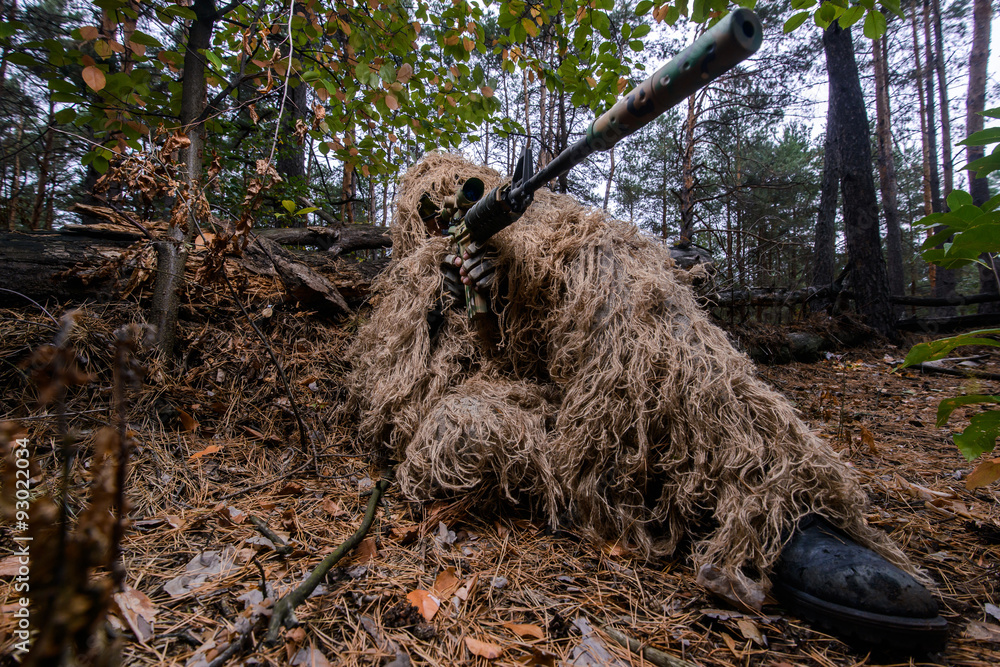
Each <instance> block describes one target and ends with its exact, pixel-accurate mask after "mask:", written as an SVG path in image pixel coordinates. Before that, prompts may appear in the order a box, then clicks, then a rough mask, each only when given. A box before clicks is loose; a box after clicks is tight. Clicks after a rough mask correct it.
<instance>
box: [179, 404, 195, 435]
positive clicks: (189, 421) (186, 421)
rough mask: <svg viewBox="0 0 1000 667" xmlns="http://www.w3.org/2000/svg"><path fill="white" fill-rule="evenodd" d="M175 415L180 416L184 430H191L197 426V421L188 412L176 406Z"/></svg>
mask: <svg viewBox="0 0 1000 667" xmlns="http://www.w3.org/2000/svg"><path fill="white" fill-rule="evenodd" d="M177 416H178V417H180V418H181V427H182V428H183V429H184V430H185V431H193V430H195V429H196V428H198V422H197V421H196V420H195V418H194V417H192V416H191V415H190V414H189V413H188V412H185V411H184V410H181V409H180V408H177Z"/></svg>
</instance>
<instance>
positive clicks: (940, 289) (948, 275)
mask: <svg viewBox="0 0 1000 667" xmlns="http://www.w3.org/2000/svg"><path fill="white" fill-rule="evenodd" d="M923 8H924V9H923V11H924V54H925V60H926V67H925V68H924V82H925V84H926V87H927V145H928V150H929V153H928V158H929V162H930V182H931V207H932V209H933V210H934V212H935V213H937V212H940V211H943V210H944V208H945V207H944V202H943V199H942V197H941V180H940V173H939V172H938V164H939V163H938V150H937V130H936V127H935V116H936V111H935V100H934V73H935V62H936V60H937V58H936V57H935V54H934V51H935V49H934V42H933V40H932V38H931V24H932V23H933V17H932V15H931V4H930V0H924V5H923ZM941 113H942V119H943V118H945V117H946V116H945V114H946V113H947V112H946V110H944V109H942V112H941ZM944 141H945V139H944V128H943V127H942V144H944ZM942 148H943V146H942ZM942 229H943V227H935V228H934V233H937V232H939V231H941V230H942ZM939 247H940V246H939ZM957 281H958V277H957V276H956V273H955V271H954V270H952V269H944V268H941V267H940V266H937V267H935V268H934V295H935V296H938V297H948V296H950V295H952V294H954V293H955V287H956V283H957ZM938 314H939V315H940V316H942V317H950V316H952V315H954V314H955V309H954V308H950V307H945V308H942V309H941V311H940V312H939V313H938Z"/></svg>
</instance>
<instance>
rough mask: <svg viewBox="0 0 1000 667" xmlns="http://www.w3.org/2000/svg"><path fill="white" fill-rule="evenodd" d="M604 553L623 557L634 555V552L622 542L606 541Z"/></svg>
mask: <svg viewBox="0 0 1000 667" xmlns="http://www.w3.org/2000/svg"><path fill="white" fill-rule="evenodd" d="M604 553H605V554H607V555H608V556H615V557H621V558H628V557H630V556H631V555H632V552H631V551H629V550H628V547H626V546H625V545H624V544H622V543H621V542H610V541H608V542H605V543H604Z"/></svg>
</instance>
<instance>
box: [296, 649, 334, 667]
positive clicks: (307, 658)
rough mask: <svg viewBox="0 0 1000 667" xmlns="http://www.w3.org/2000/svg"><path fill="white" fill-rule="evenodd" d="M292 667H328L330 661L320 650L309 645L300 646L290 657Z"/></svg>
mask: <svg viewBox="0 0 1000 667" xmlns="http://www.w3.org/2000/svg"><path fill="white" fill-rule="evenodd" d="M291 664H292V665H293V667H299V666H300V665H301V666H302V667H330V661H329V660H327V659H326V656H325V655H323V653H322V652H321V651H319V650H318V649H315V648H313V647H311V646H308V647H305V648H302V649H300V650H299V652H298V653H296V654H295V657H294V658H292V662H291Z"/></svg>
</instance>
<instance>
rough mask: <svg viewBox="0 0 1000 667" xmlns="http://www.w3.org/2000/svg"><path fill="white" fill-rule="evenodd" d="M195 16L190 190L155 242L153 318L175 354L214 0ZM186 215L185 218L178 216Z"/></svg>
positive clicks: (202, 2) (184, 109) (187, 159)
mask: <svg viewBox="0 0 1000 667" xmlns="http://www.w3.org/2000/svg"><path fill="white" fill-rule="evenodd" d="M193 10H194V13H195V17H196V18H195V20H194V21H193V22H192V23H191V28H190V30H189V32H188V41H187V45H186V48H185V50H184V78H183V82H182V86H181V128H182V129H183V131H184V132H185V133H186V135H187V138H188V139H189V140H190V141H191V143H190V145H188V147H187V148H186V149H184V150H183V165H184V172H185V185H186V189H185V192H184V193H182V194H179V196H178V197H177V201H176V203H175V207H177V206H180V207H184V208H185V209H186V210H184V211H181V212H180V215H174V216H171V224H170V226H169V227H168V228H167V233H166V238H164V239H161V240H159V241H158V242H157V244H156V260H157V263H156V285H155V287H154V289H153V306H152V313H151V316H152V317H151V319H152V321H153V324H154V325H155V326H156V328H157V347H158V348H159V350H160V353H161V354H163V355H164V356H165V357H167V358H173V356H174V347H175V342H176V330H177V309H178V307H179V306H180V292H181V290H182V289H183V287H184V267H185V266H186V264H187V256H188V250H187V248H188V246H190V245H191V243H192V241H193V240H194V234H195V228H196V226H197V223H198V219H197V210H198V208H199V207H198V200H199V198H200V187H201V186H200V181H201V173H202V162H203V150H204V142H205V138H204V119H203V118H202V112H203V111H204V110H205V104H206V96H207V94H208V84H207V81H206V78H205V60H204V58H205V56H204V55H202V54H201V53H199V50H202V49H209V48H211V45H212V31H213V29H214V28H215V20H216V18H217V15H216V10H215V2H214V0H194V5H193ZM179 220H186V224H184V223H181V222H178V221H179Z"/></svg>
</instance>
